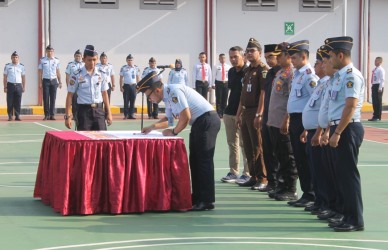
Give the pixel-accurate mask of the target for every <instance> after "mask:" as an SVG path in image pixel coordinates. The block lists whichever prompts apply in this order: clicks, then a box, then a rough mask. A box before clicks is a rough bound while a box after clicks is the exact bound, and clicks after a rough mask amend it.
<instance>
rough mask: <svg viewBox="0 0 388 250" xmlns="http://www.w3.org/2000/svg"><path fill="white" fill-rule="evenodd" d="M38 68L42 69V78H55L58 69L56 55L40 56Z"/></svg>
mask: <svg viewBox="0 0 388 250" xmlns="http://www.w3.org/2000/svg"><path fill="white" fill-rule="evenodd" d="M38 69H41V70H42V78H44V79H50V80H52V79H56V78H57V69H59V59H58V58H56V57H53V58H48V57H46V56H45V57H42V58H41V59H40V62H39V66H38Z"/></svg>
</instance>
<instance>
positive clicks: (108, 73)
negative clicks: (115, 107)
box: [96, 52, 115, 100]
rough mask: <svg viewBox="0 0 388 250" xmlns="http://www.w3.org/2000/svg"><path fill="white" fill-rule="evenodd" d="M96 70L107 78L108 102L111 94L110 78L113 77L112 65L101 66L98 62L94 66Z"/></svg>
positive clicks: (102, 54)
mask: <svg viewBox="0 0 388 250" xmlns="http://www.w3.org/2000/svg"><path fill="white" fill-rule="evenodd" d="M101 56H106V55H105V53H104V52H102V53H101ZM96 66H97V68H98V69H99V70H100V71H102V72H103V73H104V74H105V75H106V76H107V81H108V86H109V90H108V97H109V100H110V95H111V92H112V86H113V85H112V84H113V83H112V78H111V77H112V76H114V75H115V71H114V69H113V65H112V64H110V63H107V64H101V63H100V62H99V63H97V64H96Z"/></svg>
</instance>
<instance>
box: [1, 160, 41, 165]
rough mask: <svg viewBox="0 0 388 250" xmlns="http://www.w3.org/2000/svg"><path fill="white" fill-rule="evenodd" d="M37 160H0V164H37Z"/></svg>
mask: <svg viewBox="0 0 388 250" xmlns="http://www.w3.org/2000/svg"><path fill="white" fill-rule="evenodd" d="M38 163H39V162H38V161H33V162H22V161H19V162H18V161H10V162H0V165H7V164H38Z"/></svg>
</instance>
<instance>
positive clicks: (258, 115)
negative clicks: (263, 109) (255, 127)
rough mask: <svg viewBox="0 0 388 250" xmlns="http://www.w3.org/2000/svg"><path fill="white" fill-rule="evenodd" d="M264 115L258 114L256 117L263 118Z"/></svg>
mask: <svg viewBox="0 0 388 250" xmlns="http://www.w3.org/2000/svg"><path fill="white" fill-rule="evenodd" d="M262 116H263V115H262V114H259V113H256V115H255V117H262Z"/></svg>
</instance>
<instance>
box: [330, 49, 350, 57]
mask: <svg viewBox="0 0 388 250" xmlns="http://www.w3.org/2000/svg"><path fill="white" fill-rule="evenodd" d="M332 52H333V53H334V54H336V55H338V54H339V53H342V54H344V56H345V57H350V56H351V52H350V50H345V49H333V50H332Z"/></svg>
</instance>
